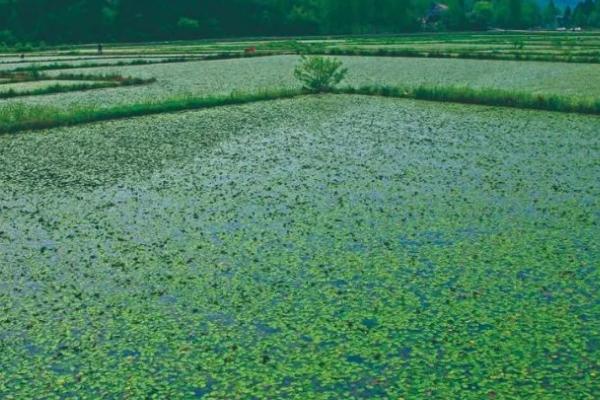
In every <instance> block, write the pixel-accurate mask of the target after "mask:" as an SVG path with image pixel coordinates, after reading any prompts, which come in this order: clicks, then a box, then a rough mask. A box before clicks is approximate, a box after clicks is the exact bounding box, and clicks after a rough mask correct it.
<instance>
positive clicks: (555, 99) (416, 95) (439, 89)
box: [333, 85, 600, 115]
mask: <svg viewBox="0 0 600 400" xmlns="http://www.w3.org/2000/svg"><path fill="white" fill-rule="evenodd" d="M333 93H337V94H358V95H368V96H381V97H394V98H402V99H413V100H427V101H437V102H451V103H461V104H475V105H485V106H495V107H511V108H521V109H530V110H542V111H558V112H566V113H579V114H592V115H600V99H591V98H587V99H585V98H574V97H567V96H559V95H552V94H532V93H526V92H515V91H507V90H502V89H474V88H469V87H463V86H424V85H422V86H417V87H401V86H361V87H351V86H347V87H342V88H339V89H334V90H333Z"/></svg>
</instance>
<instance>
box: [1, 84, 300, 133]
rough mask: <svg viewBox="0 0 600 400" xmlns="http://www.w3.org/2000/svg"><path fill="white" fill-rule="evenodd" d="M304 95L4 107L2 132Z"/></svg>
mask: <svg viewBox="0 0 600 400" xmlns="http://www.w3.org/2000/svg"><path fill="white" fill-rule="evenodd" d="M301 94H302V93H301V92H300V91H298V90H293V89H281V90H270V91H269V90H264V91H259V92H256V93H243V92H233V93H231V95H229V96H216V95H215V96H203V97H193V96H178V97H173V98H168V99H164V100H160V101H156V100H154V101H147V102H143V103H133V104H124V105H119V106H115V107H111V108H100V109H96V108H85V107H82V108H73V109H69V110H63V109H60V108H57V107H52V106H27V105H24V104H22V103H12V104H8V105H5V106H0V133H12V132H18V131H23V130H32V129H47V128H53V127H59V126H70V125H79V124H85V123H89V122H98V121H106V120H112V119H121V118H130V117H135V116H140V115H151V114H159V113H167V112H175V111H184V110H195V109H202V108H212V107H218V106H225V105H232V104H244V103H252V102H260V101H268V100H274V99H282V98H290V97H295V96H299V95H301Z"/></svg>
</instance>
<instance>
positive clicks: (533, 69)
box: [0, 56, 600, 107]
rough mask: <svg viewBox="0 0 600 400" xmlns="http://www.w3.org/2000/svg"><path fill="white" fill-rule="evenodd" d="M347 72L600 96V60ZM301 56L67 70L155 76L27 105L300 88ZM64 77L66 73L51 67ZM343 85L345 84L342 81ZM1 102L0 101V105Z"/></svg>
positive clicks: (371, 64) (390, 62) (385, 66)
mask: <svg viewBox="0 0 600 400" xmlns="http://www.w3.org/2000/svg"><path fill="white" fill-rule="evenodd" d="M340 59H341V60H342V61H343V62H344V65H345V66H346V67H348V69H349V71H350V72H349V75H348V77H347V79H346V81H345V82H344V84H348V85H352V86H361V85H399V86H404V87H414V86H419V85H423V84H426V85H432V86H435V85H441V86H447V85H450V86H466V87H472V88H489V89H503V90H516V91H527V92H530V93H534V94H558V95H565V96H571V97H576V98H597V97H598V94H599V93H600V80H599V79H596V77H598V76H600V64H573V63H571V64H569V63H549V62H517V61H487V60H455V59H424V58H423V59H420V58H391V57H340ZM298 61H299V57H297V56H273V57H259V58H245V59H230V60H218V61H197V62H186V63H175V64H155V65H144V66H125V67H106V68H93V69H81V70H77V69H74V70H69V72H70V73H78V72H82V73H92V72H93V73H95V74H114V73H117V74H120V75H124V76H135V77H140V78H156V79H157V82H156V83H154V84H152V85H147V86H143V87H136V88H128V89H123V88H119V89H105V90H96V91H94V92H87V93H83V94H82V93H61V94H57V95H53V96H43V97H31V98H21V99H19V100H18V101H19V102H23V103H26V104H51V105H54V106H57V107H72V106H75V105H76V106H84V105H92V106H95V107H108V106H114V105H117V104H126V103H131V102H140V101H148V100H157V99H160V98H167V97H172V96H176V95H183V94H194V95H211V94H229V93H231V92H232V91H236V90H237V91H252V90H258V89H265V88H280V87H298V83H297V81H296V80H295V79H294V77H293V70H294V67H295V65H296V64H298ZM48 73H49V74H52V73H55V74H59V73H61V71H49V72H48ZM342 86H343V85H342ZM0 104H2V102H0Z"/></svg>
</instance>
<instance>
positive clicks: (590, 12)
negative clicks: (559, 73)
mask: <svg viewBox="0 0 600 400" xmlns="http://www.w3.org/2000/svg"><path fill="white" fill-rule="evenodd" d="M573 3H575V2H573ZM31 10H44V12H32V11H31ZM559 14H561V10H559V9H558V8H557V7H545V6H544V7H542V6H540V2H539V1H537V0H489V1H485V0H481V1H463V0H444V1H443V2H434V3H433V4H432V2H431V1H430V0H401V1H398V0H377V1H373V0H226V1H223V0H205V1H201V2H199V1H194V0H172V1H170V2H169V5H168V7H165V5H164V3H163V2H162V0H148V1H146V2H144V3H140V2H136V1H135V0H120V1H111V0H65V1H62V2H56V0H12V1H3V2H0V26H1V27H2V31H0V43H5V46H6V47H7V49H10V48H12V49H13V50H15V51H19V52H23V51H28V50H31V49H32V48H33V47H34V46H32V45H30V44H28V43H40V47H41V48H45V47H47V45H46V43H93V42H109V41H110V42H114V41H123V42H140V41H150V40H173V39H198V38H207V37H241V36H254V37H256V36H273V35H275V36H287V35H290V34H295V35H314V34H322V35H331V34H381V33H397V32H419V31H423V30H424V31H446V30H449V31H466V30H485V29H488V28H491V27H496V28H507V29H523V28H539V27H548V28H555V27H556V26H557V22H558V21H559V19H557V17H559ZM599 16H600V1H598V0H585V1H583V2H582V3H581V5H580V6H578V7H577V8H576V10H575V13H571V11H570V9H569V12H568V13H567V12H566V10H565V13H564V15H563V16H561V17H562V19H561V20H560V22H561V23H563V25H564V26H566V27H570V26H575V25H577V24H578V25H579V26H584V27H591V26H596V27H600V19H599Z"/></svg>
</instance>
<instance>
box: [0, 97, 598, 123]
mask: <svg viewBox="0 0 600 400" xmlns="http://www.w3.org/2000/svg"><path fill="white" fill-rule="evenodd" d="M325 93H331V94H337V95H367V96H380V97H393V98H402V99H413V100H427V101H437V102H451V103H461V104H474V105H486V106H495V107H512V108H520V109H532V110H542V111H558V112H568V113H580V114H591V115H600V99H578V98H570V97H564V96H556V95H542V94H530V93H522V92H512V91H510V92H509V91H506V90H499V89H473V88H468V87H456V86H431V87H428V86H418V87H412V88H411V87H399V86H362V87H356V88H355V87H350V86H346V87H341V88H338V89H333V90H331V91H328V92H325ZM311 94H314V93H311V92H308V91H306V90H302V89H290V88H285V89H271V90H261V91H257V92H232V93H231V94H229V95H212V96H200V97H196V96H191V95H186V96H179V97H173V98H168V99H164V100H156V101H147V102H141V103H135V104H123V105H117V106H113V107H109V108H85V107H82V108H75V109H69V110H66V109H60V108H56V107H50V106H30V105H26V104H22V103H14V104H7V105H5V106H3V107H0V134H7V133H15V132H19V131H26V130H39V129H48V128H56V127H61V126H73V125H80V124H86V123H91V122H100V121H108V120H116V119H124V118H131V117H138V116H144V115H152V114H162V113H171V112H178V111H188V110H199V109H206V108H215V107H221V106H229V105H240V104H247V103H255V102H261V101H270V100H279V99H290V98H294V97H299V96H306V95H311Z"/></svg>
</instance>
